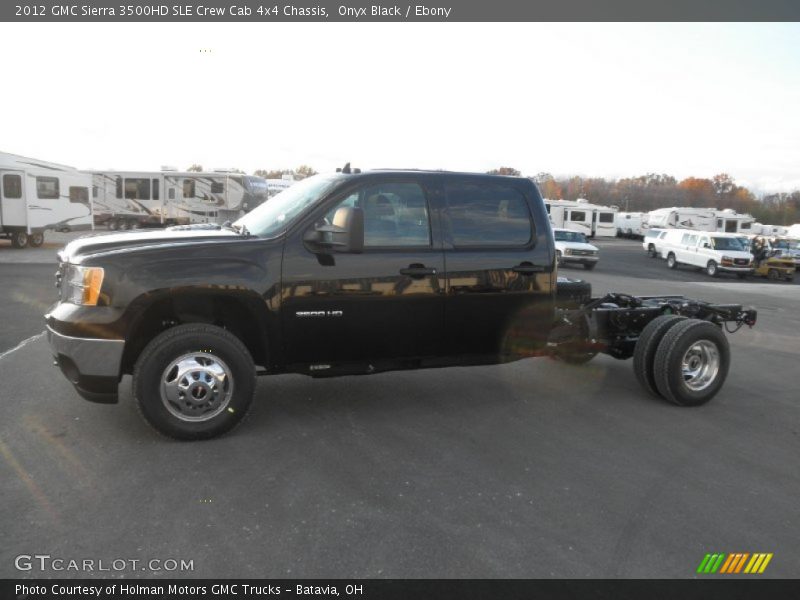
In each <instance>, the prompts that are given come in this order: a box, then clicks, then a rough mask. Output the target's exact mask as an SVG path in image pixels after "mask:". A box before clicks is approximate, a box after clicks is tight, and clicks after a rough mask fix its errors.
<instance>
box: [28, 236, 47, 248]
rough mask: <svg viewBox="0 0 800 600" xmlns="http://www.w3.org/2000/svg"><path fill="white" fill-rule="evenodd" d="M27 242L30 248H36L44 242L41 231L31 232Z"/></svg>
mask: <svg viewBox="0 0 800 600" xmlns="http://www.w3.org/2000/svg"><path fill="white" fill-rule="evenodd" d="M29 243H30V245H31V248H38V247H39V246H41V245H42V244H44V234H43V233H32V234H31V236H30V238H29Z"/></svg>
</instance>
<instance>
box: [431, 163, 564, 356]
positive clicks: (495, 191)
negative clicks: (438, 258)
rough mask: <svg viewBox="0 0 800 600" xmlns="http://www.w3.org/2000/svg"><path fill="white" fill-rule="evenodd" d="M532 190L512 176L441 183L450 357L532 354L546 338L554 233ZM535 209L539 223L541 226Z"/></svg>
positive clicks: (466, 178)
mask: <svg viewBox="0 0 800 600" xmlns="http://www.w3.org/2000/svg"><path fill="white" fill-rule="evenodd" d="M533 193H534V192H532V191H531V190H530V189H528V188H526V187H525V186H523V185H522V184H521V183H519V182H516V181H513V180H509V181H508V182H504V181H502V180H498V181H496V182H488V181H487V180H486V179H485V178H468V177H465V178H464V179H462V180H460V181H459V180H449V181H448V183H446V184H445V206H444V210H443V216H444V218H443V229H444V237H445V248H446V250H445V260H446V262H447V305H446V311H445V312H446V318H445V335H446V338H447V353H448V354H450V355H458V356H464V357H467V356H473V357H475V360H477V361H483V360H485V359H489V360H493V359H500V358H501V357H503V356H509V355H526V354H529V353H530V352H531V351H536V350H537V349H540V348H541V346H542V344H543V343H544V341H545V340H546V337H547V331H546V329H547V327H546V325H545V324H546V323H549V320H548V319H549V317H548V311H549V310H551V309H552V297H551V295H550V289H551V288H550V282H551V277H552V276H553V268H554V257H553V255H552V252H551V244H550V243H548V236H551V235H552V234H551V232H550V229H549V227H547V226H546V225H544V224H546V219H547V216H546V214H545V211H544V210H543V208H542V206H541V202H540V201H539V198H538V197H533V196H532V194H533ZM533 214H536V215H537V222H539V223H542V224H543V227H542V228H539V230H538V231H537V230H536V228H535V227H534V226H533V223H534V221H533V219H532V215H533ZM531 325H533V326H534V327H537V326H541V327H540V329H538V330H531V329H530V328H529V326H531Z"/></svg>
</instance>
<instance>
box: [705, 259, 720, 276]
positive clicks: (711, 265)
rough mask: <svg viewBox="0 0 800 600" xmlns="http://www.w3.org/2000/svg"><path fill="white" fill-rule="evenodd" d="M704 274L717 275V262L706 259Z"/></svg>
mask: <svg viewBox="0 0 800 600" xmlns="http://www.w3.org/2000/svg"><path fill="white" fill-rule="evenodd" d="M706 274H707V275H708V276H709V277H719V269H718V268H717V263H716V262H714V261H713V260H710V261H708V264H707V265H706Z"/></svg>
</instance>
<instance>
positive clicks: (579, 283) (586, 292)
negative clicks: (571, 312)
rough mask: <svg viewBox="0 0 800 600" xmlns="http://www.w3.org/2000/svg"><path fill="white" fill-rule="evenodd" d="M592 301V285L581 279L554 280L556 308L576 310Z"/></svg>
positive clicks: (563, 278)
mask: <svg viewBox="0 0 800 600" xmlns="http://www.w3.org/2000/svg"><path fill="white" fill-rule="evenodd" d="M591 299H592V284H591V283H589V282H588V281H583V280H582V279H569V278H568V277H559V278H558V279H557V280H556V306H557V307H559V308H578V307H579V306H581V305H582V304H586V303H587V302H589V300H591Z"/></svg>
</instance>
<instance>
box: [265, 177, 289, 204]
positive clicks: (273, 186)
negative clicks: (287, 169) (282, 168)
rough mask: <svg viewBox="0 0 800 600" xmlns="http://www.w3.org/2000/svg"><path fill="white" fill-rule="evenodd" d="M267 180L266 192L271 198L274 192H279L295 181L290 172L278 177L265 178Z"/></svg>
mask: <svg viewBox="0 0 800 600" xmlns="http://www.w3.org/2000/svg"><path fill="white" fill-rule="evenodd" d="M264 181H266V182H267V194H268V197H269V198H272V197H273V196H275V195H276V194H280V193H281V192H282V191H283V190H285V189H288V188H289V187H291V185H292V184H293V183H294V182H295V179H294V177H293V176H292V174H291V173H285V174H284V175H283V177H281V178H280V179H277V178H276V179H265V180H264Z"/></svg>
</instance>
